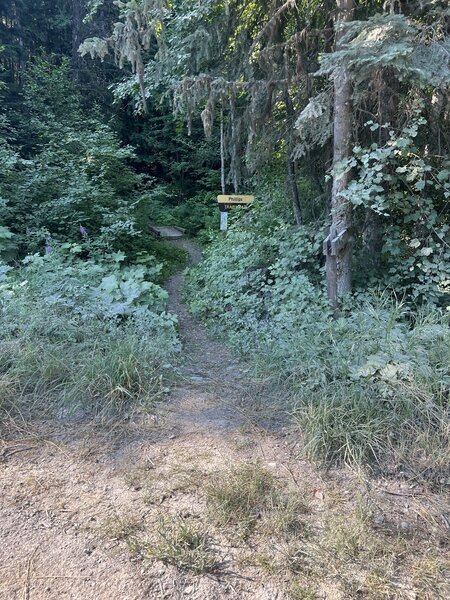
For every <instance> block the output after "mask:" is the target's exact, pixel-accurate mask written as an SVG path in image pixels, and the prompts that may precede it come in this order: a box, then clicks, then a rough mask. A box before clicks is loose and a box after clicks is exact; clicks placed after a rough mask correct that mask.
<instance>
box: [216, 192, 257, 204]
mask: <svg viewBox="0 0 450 600" xmlns="http://www.w3.org/2000/svg"><path fill="white" fill-rule="evenodd" d="M254 199H255V196H240V195H237V194H234V195H228V196H225V195H223V196H217V202H218V203H219V204H237V205H239V204H251V203H252V202H253V201H254Z"/></svg>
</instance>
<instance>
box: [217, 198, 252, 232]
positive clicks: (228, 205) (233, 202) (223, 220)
mask: <svg viewBox="0 0 450 600" xmlns="http://www.w3.org/2000/svg"><path fill="white" fill-rule="evenodd" d="M254 200H255V197H254V196H242V195H238V194H234V195H228V196H227V195H224V194H222V195H220V196H217V202H218V204H219V209H220V231H226V230H227V228H228V213H229V211H230V210H232V209H233V208H236V206H248V205H249V204H252V202H253V201H254Z"/></svg>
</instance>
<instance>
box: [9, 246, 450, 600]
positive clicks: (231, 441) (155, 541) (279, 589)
mask: <svg viewBox="0 0 450 600" xmlns="http://www.w3.org/2000/svg"><path fill="white" fill-rule="evenodd" d="M180 243H181V244H186V243H188V242H180ZM188 250H189V251H190V252H191V254H193V258H194V259H195V258H198V255H196V252H197V251H196V250H195V248H193V247H192V246H189V247H188ZM181 287H182V275H181V274H177V275H175V276H173V277H172V278H171V280H170V281H169V282H168V284H167V289H168V291H169V293H170V310H171V311H172V312H174V313H176V314H177V315H178V318H179V321H180V329H181V336H182V340H183V347H184V360H183V364H182V366H181V367H180V368H179V372H178V374H177V378H176V379H177V383H176V384H175V385H174V387H173V390H172V392H171V393H170V395H169V396H168V399H167V401H166V402H165V403H161V404H160V405H159V407H158V408H157V409H156V411H155V413H154V414H152V415H149V416H147V417H141V418H140V419H133V420H129V421H127V422H121V423H117V422H116V423H115V424H114V425H111V426H109V427H104V426H103V427H101V426H93V425H92V424H91V425H89V424H86V423H79V422H78V423H74V422H72V423H67V422H66V423H64V422H61V421H59V422H52V423H48V422H46V423H33V424H29V423H20V422H18V421H15V422H14V423H12V424H11V435H10V436H9V438H8V440H6V441H3V442H0V444H1V445H0V531H1V544H0V598H2V599H8V600H44V599H45V600H60V599H65V598H67V599H69V598H70V599H73V600H106V599H108V600H110V599H111V598H113V599H114V600H141V599H147V598H148V599H158V600H163V599H172V598H173V599H192V600H216V599H220V598H230V599H236V600H237V599H247V598H248V599H250V598H252V599H255V600H285V599H289V598H291V599H294V600H295V599H302V598H303V599H308V598H326V599H330V600H331V599H347V598H355V599H356V598H371V599H373V600H378V599H383V598H385V599H387V598H405V599H417V600H420V599H422V600H423V599H424V600H426V599H434V598H449V597H450V589H449V584H448V579H447V575H448V569H449V562H448V558H449V527H450V525H449V521H450V515H449V511H450V508H449V504H448V498H445V497H443V494H442V492H441V493H438V491H433V490H430V489H428V488H427V487H426V486H424V485H423V484H419V483H417V482H414V481H408V480H398V479H392V478H387V477H385V478H381V477H379V478H374V477H367V476H365V474H364V473H362V472H359V473H357V472H355V471H352V470H350V469H344V468H342V469H334V470H324V469H320V468H318V467H317V466H315V465H313V464H311V463H310V462H308V461H307V460H306V459H305V458H304V456H303V452H302V444H301V440H300V439H299V436H298V433H297V432H293V431H291V429H290V426H289V422H288V421H286V422H285V421H283V419H282V418H280V417H279V413H280V412H281V411H279V410H277V407H279V406H280V404H282V400H283V399H282V398H280V391H279V390H277V389H276V388H273V387H270V386H268V385H267V384H266V383H265V382H264V381H255V380H254V379H251V378H250V375H249V373H248V372H247V371H246V368H245V365H241V364H240V362H239V360H238V359H237V358H236V357H235V356H233V354H232V353H231V352H230V351H229V350H228V349H227V348H226V347H225V346H224V345H223V344H222V343H219V342H217V341H215V340H213V339H211V337H210V336H209V335H208V333H207V331H206V330H205V329H204V327H203V326H202V324H201V323H199V322H198V321H197V320H196V319H195V318H194V317H192V315H191V314H190V313H189V311H188V309H187V307H186V306H185V304H184V303H183V300H182V296H181V291H180V290H181Z"/></svg>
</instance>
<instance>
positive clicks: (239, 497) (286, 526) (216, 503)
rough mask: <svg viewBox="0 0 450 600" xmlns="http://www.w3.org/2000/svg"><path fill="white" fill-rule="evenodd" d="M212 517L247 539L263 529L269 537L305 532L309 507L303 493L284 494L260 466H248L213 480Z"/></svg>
mask: <svg viewBox="0 0 450 600" xmlns="http://www.w3.org/2000/svg"><path fill="white" fill-rule="evenodd" d="M206 501H207V506H208V510H209V514H210V517H211V518H212V520H213V521H214V522H215V523H217V524H218V525H222V526H226V525H234V526H236V528H237V530H238V532H239V533H240V535H242V537H243V538H246V537H248V535H249V534H250V533H251V532H252V531H253V530H254V529H255V527H256V525H257V524H259V528H260V530H261V531H263V532H264V533H265V534H266V535H268V536H273V535H281V536H286V535H293V534H298V533H299V532H300V531H303V530H304V527H305V526H304V522H303V520H302V515H304V514H305V513H307V512H308V505H307V503H306V501H305V500H304V498H303V496H302V495H301V494H300V493H295V494H294V493H287V492H285V491H283V490H282V489H281V488H280V486H279V484H278V482H277V480H276V479H275V478H274V477H273V476H272V475H271V474H270V473H269V472H268V471H266V470H265V469H264V468H263V467H262V466H261V465H259V464H244V465H240V466H238V467H235V468H234V469H231V470H230V471H226V472H225V473H221V474H219V475H216V476H214V477H212V479H211V481H210V482H209V483H208V485H207V486H206Z"/></svg>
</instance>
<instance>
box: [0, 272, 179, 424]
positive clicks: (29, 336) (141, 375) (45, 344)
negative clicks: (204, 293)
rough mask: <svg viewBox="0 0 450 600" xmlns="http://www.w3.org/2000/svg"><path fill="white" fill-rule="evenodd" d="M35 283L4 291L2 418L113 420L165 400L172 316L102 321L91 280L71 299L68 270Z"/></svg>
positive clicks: (0, 309) (0, 306)
mask: <svg viewBox="0 0 450 600" xmlns="http://www.w3.org/2000/svg"><path fill="white" fill-rule="evenodd" d="M57 268H58V264H56V266H55V269H57ZM82 268H83V267H82V266H81V267H80V268H79V269H78V267H77V269H78V270H77V271H76V273H77V275H78V273H79V272H80V270H81V269H82ZM25 274H26V273H25ZM31 276H32V277H34V279H33V280H32V285H31V286H28V285H24V286H23V287H22V286H20V285H19V286H18V285H17V284H14V286H11V284H8V285H9V287H8V288H7V289H5V288H4V290H3V295H2V289H1V286H0V411H1V412H0V416H1V414H2V413H3V415H4V414H5V413H8V414H14V413H17V412H20V413H21V415H22V416H24V417H25V418H28V417H30V418H31V417H32V416H33V415H39V416H41V417H45V416H48V415H49V414H52V415H60V416H61V417H70V416H74V415H77V416H87V415H89V416H94V417H97V418H105V417H108V418H109V417H111V416H114V415H118V414H120V415H124V414H125V413H129V412H130V411H133V410H136V409H139V410H143V409H148V408H150V407H151V406H152V405H153V403H154V402H156V401H158V400H159V399H160V398H161V397H162V396H163V394H164V392H165V389H166V385H167V384H166V382H165V379H166V375H167V373H168V368H169V366H170V365H169V364H168V360H170V356H171V353H172V352H173V351H174V349H175V347H176V344H177V336H176V331H175V323H174V321H173V319H172V318H171V317H170V316H168V315H166V314H165V313H162V312H159V313H158V312H156V311H155V312H152V311H151V310H150V309H149V308H148V307H147V306H145V305H144V304H143V305H142V306H137V307H136V309H135V310H134V311H133V312H132V313H131V314H126V315H119V316H117V317H110V316H108V315H103V314H102V313H101V311H96V310H93V309H92V306H91V305H88V304H85V298H86V296H87V295H88V294H87V291H86V290H89V287H88V286H89V281H87V282H86V283H85V284H83V285H81V284H80V286H79V287H80V292H79V293H78V291H77V289H76V286H73V288H70V291H69V292H67V290H66V289H65V286H68V285H70V284H71V283H72V281H71V280H70V275H68V274H67V269H66V270H64V269H60V272H58V271H57V270H55V271H54V272H51V273H50V275H48V274H47V273H44V274H41V273H38V274H37V275H36V274H34V273H32V274H31ZM49 277H52V278H53V281H52V285H53V288H55V287H56V288H57V292H56V293H55V292H53V290H52V294H50V293H46V286H47V287H48V286H49ZM22 278H24V277H23V275H22ZM17 280H18V281H20V278H19V277H17V279H16V281H17ZM55 280H56V281H57V284H55V283H54V281H55ZM40 282H41V283H40ZM41 288H42V290H43V291H42V292H40V289H41ZM11 290H12V291H11ZM36 290H37V291H36ZM58 290H61V291H60V292H59V291H58ZM64 294H65V295H64ZM91 303H92V300H91ZM94 308H95V306H94Z"/></svg>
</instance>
